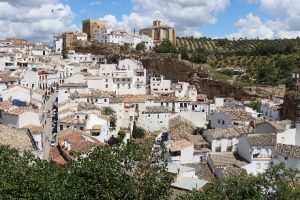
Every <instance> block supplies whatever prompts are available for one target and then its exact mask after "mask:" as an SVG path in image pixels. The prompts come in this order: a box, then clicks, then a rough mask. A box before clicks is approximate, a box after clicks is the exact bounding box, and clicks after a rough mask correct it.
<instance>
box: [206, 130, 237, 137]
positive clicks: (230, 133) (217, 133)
mask: <svg viewBox="0 0 300 200" xmlns="http://www.w3.org/2000/svg"><path fill="white" fill-rule="evenodd" d="M240 135H241V134H240V133H239V132H238V131H237V130H235V128H216V129H209V130H207V131H205V132H204V134H203V136H204V137H212V138H213V139H221V138H237V137H239V136H240Z"/></svg>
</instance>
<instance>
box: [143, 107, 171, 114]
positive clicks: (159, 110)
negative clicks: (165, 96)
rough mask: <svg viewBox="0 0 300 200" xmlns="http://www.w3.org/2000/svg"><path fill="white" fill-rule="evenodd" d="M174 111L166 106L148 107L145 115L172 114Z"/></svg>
mask: <svg viewBox="0 0 300 200" xmlns="http://www.w3.org/2000/svg"><path fill="white" fill-rule="evenodd" d="M171 112H172V110H171V109H170V108H168V107H165V106H147V107H146V109H145V113H171Z"/></svg>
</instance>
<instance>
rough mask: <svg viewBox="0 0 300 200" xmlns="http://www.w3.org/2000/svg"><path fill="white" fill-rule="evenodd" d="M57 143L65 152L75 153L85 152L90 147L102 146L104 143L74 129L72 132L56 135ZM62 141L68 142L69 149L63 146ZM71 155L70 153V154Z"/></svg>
mask: <svg viewBox="0 0 300 200" xmlns="http://www.w3.org/2000/svg"><path fill="white" fill-rule="evenodd" d="M57 141H58V144H59V145H60V146H61V148H62V149H63V150H64V151H65V152H70V151H74V152H76V153H80V154H82V153H87V152H88V151H90V150H91V149H92V148H94V147H97V146H104V145H105V144H104V143H102V142H100V141H98V140H96V139H95V138H93V137H90V136H88V135H87V134H84V133H82V132H80V131H76V132H73V133H68V134H65V135H63V136H59V135H58V137H57ZM64 141H66V142H68V143H69V144H70V147H71V149H67V147H65V146H64ZM70 156H71V157H72V155H70Z"/></svg>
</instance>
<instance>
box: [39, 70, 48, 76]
mask: <svg viewBox="0 0 300 200" xmlns="http://www.w3.org/2000/svg"><path fill="white" fill-rule="evenodd" d="M42 74H48V71H47V70H39V71H38V75H42Z"/></svg>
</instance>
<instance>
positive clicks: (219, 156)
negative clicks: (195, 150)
mask: <svg viewBox="0 0 300 200" xmlns="http://www.w3.org/2000/svg"><path fill="white" fill-rule="evenodd" d="M209 157H210V158H211V160H212V162H213V164H214V166H215V167H224V166H236V167H242V166H245V165H246V164H247V163H246V162H244V161H241V160H238V158H236V157H235V156H234V155H233V154H232V153H215V154H210V155H209Z"/></svg>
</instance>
